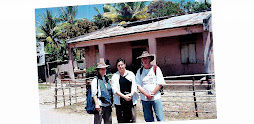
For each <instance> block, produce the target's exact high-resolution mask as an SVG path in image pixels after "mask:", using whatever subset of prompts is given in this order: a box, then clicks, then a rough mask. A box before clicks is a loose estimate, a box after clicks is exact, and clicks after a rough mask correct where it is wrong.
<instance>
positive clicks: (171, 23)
mask: <svg viewBox="0 0 254 124" xmlns="http://www.w3.org/2000/svg"><path fill="white" fill-rule="evenodd" d="M210 15H211V11H206V12H200V13H194V14H188V15H182V16H176V17H171V18H168V19H164V20H161V21H157V22H153V23H148V24H142V25H137V26H131V27H124V26H114V27H108V28H105V29H103V30H98V31H95V32H92V33H89V34H86V35H82V36H79V37H76V38H72V39H70V40H67V43H68V44H71V43H77V42H83V41H90V40H96V39H104V38H109V37H116V36H123V35H129V34H135V33H142V32H149V31H158V30H165V29H173V28H179V27H186V26H194V25H202V24H203V20H204V19H206V18H207V17H208V16H210Z"/></svg>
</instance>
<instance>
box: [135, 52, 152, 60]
mask: <svg viewBox="0 0 254 124" xmlns="http://www.w3.org/2000/svg"><path fill="white" fill-rule="evenodd" d="M143 57H150V58H151V61H153V60H154V55H152V54H149V53H148V52H147V51H143V53H142V54H141V56H139V57H138V58H137V59H141V58H143Z"/></svg>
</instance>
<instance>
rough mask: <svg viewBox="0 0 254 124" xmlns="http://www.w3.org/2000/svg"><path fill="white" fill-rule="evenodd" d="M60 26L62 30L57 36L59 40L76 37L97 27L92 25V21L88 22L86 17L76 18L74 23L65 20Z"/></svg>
mask: <svg viewBox="0 0 254 124" xmlns="http://www.w3.org/2000/svg"><path fill="white" fill-rule="evenodd" d="M61 27H62V32H61V33H60V34H59V36H58V38H59V39H61V40H67V39H70V38H74V37H78V36H81V35H84V34H86V33H90V32H93V31H95V30H97V29H98V28H97V26H94V24H93V22H89V21H88V20H87V19H83V20H78V21H77V22H76V23H75V24H69V23H67V22H66V23H64V24H62V26H61Z"/></svg>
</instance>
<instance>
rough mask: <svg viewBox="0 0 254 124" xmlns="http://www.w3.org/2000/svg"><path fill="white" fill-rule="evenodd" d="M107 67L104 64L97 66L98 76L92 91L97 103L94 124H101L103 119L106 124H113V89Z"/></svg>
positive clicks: (93, 83)
mask: <svg viewBox="0 0 254 124" xmlns="http://www.w3.org/2000/svg"><path fill="white" fill-rule="evenodd" d="M107 67H108V65H106V64H105V63H104V62H100V63H98V64H97V67H96V70H97V72H98V73H97V76H96V78H94V79H93V80H92V83H91V91H92V97H93V100H94V102H95V109H96V110H97V112H96V113H95V114H94V124H101V122H102V119H103V120H104V124H112V115H111V112H112V107H111V106H112V99H113V94H112V88H111V85H110V81H109V79H108V78H107V76H106V68H107Z"/></svg>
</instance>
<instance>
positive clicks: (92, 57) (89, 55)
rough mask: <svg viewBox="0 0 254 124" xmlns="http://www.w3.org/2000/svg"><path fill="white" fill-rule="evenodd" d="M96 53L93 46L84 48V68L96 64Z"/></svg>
mask: <svg viewBox="0 0 254 124" xmlns="http://www.w3.org/2000/svg"><path fill="white" fill-rule="evenodd" d="M96 53H97V54H98V50H96V49H95V46H89V48H87V49H85V58H86V59H85V61H86V68H89V67H91V66H94V65H96V64H97V60H96V59H97V57H96Z"/></svg>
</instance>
